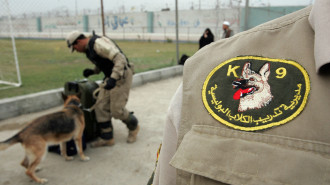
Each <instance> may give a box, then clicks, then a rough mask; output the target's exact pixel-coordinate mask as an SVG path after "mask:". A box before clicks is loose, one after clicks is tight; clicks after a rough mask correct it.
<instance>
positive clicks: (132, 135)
mask: <svg viewBox="0 0 330 185" xmlns="http://www.w3.org/2000/svg"><path fill="white" fill-rule="evenodd" d="M139 130H140V126H139V125H138V126H137V127H136V129H135V130H130V131H129V132H128V138H127V143H134V142H135V141H136V137H137V134H138V132H139Z"/></svg>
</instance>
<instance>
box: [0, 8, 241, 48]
mask: <svg viewBox="0 0 330 185" xmlns="http://www.w3.org/2000/svg"><path fill="white" fill-rule="evenodd" d="M37 19H39V20H41V21H39V23H37V22H38V21H37ZM224 20H228V21H230V22H231V24H232V28H233V29H234V30H235V32H236V33H237V32H238V30H239V9H219V10H184V11H179V33H180V35H181V36H182V37H180V39H181V40H191V41H196V42H197V41H198V39H199V37H200V36H201V35H202V33H203V32H204V30H205V29H206V28H210V29H211V30H212V32H214V35H215V37H216V38H217V37H218V35H221V34H222V28H221V25H222V22H223V21H224ZM12 22H13V25H14V32H15V36H16V37H38V38H63V37H65V35H66V34H67V33H69V32H70V31H72V30H80V31H84V32H90V33H91V32H92V30H95V32H96V33H102V21H101V17H100V15H88V16H87V15H80V16H71V17H63V16H61V17H37V18H15V19H13V21H12ZM40 24H41V25H40ZM104 25H105V30H106V33H107V35H109V36H111V37H112V38H114V39H116V38H118V39H144V40H149V39H150V40H155V39H156V40H159V39H161V40H164V39H168V38H169V39H175V12H174V11H161V12H139V13H125V14H107V13H105V17H104ZM38 26H41V29H40V28H39V29H38ZM40 31H41V32H40ZM8 32H9V27H8V22H7V20H6V19H0V37H6V36H9V35H10V34H9V33H8Z"/></svg>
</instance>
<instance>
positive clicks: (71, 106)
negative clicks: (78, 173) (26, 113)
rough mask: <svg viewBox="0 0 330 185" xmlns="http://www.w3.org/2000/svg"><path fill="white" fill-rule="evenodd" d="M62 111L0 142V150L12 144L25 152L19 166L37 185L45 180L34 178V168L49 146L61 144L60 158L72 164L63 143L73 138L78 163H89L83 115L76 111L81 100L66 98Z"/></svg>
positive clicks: (42, 118)
mask: <svg viewBox="0 0 330 185" xmlns="http://www.w3.org/2000/svg"><path fill="white" fill-rule="evenodd" d="M62 96H63V99H64V108H63V110H61V111H59V112H55V113H51V114H48V115H44V116H41V117H39V118H37V119H35V120H33V121H32V122H30V123H29V124H28V125H27V126H26V127H25V128H24V129H22V130H21V131H20V132H18V133H17V134H16V135H14V136H13V137H11V138H9V139H7V140H6V141H3V142H0V150H5V149H7V148H8V147H10V146H11V145H13V144H16V143H21V144H22V146H23V147H24V149H25V157H24V159H23V161H22V162H21V165H22V166H23V167H25V168H26V174H27V175H28V176H29V177H31V178H32V179H33V180H34V181H36V182H38V183H45V182H47V179H41V178H38V177H37V176H36V175H35V171H36V167H37V165H38V164H39V163H40V162H41V160H42V158H43V157H44V156H45V154H46V151H47V146H48V144H56V143H60V147H61V155H63V156H64V157H65V159H66V160H72V159H73V158H72V157H68V156H67V154H66V142H67V141H69V140H71V139H72V138H73V139H74V141H75V144H76V146H77V151H78V153H79V155H80V159H81V160H83V161H87V160H89V157H87V156H85V155H84V153H83V149H82V134H83V131H84V128H85V120H84V113H83V111H82V110H81V109H80V108H79V105H80V99H79V98H78V96H76V95H69V96H65V95H64V94H62Z"/></svg>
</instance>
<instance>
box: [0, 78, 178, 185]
mask: <svg viewBox="0 0 330 185" xmlns="http://www.w3.org/2000/svg"><path fill="white" fill-rule="evenodd" d="M181 80H182V77H181V76H179V77H174V78H170V79H166V80H161V81H157V82H153V83H148V84H145V85H142V86H139V87H135V88H133V89H132V90H131V94H130V99H129V102H128V105H127V107H128V109H129V110H132V111H134V113H135V115H136V116H137V118H138V119H139V124H140V126H141V130H140V133H139V136H138V140H137V142H135V143H133V144H127V143H126V137H127V134H128V130H127V128H126V126H125V125H124V124H123V123H121V122H120V121H118V120H113V126H114V138H115V142H116V144H115V145H114V146H112V147H103V148H97V149H92V148H90V147H87V149H86V150H85V154H86V155H87V156H89V157H90V158H91V160H90V161H88V162H81V161H80V160H79V158H78V157H77V156H76V157H75V159H74V160H73V161H69V162H68V161H65V160H64V159H63V158H62V157H61V156H59V155H57V154H54V153H48V154H47V156H46V157H45V159H44V161H43V162H42V163H41V165H40V166H41V167H42V170H41V171H40V172H38V173H37V174H38V176H40V177H43V178H47V179H48V180H49V182H48V183H47V184H49V185H66V184H67V185H133V184H134V185H145V184H146V183H147V181H148V179H149V177H150V175H151V173H152V171H153V169H154V163H155V159H156V152H157V149H158V147H159V144H160V143H161V139H162V135H163V127H164V123H165V116H166V112H167V109H168V106H169V104H170V100H171V98H172V96H173V94H174V93H175V91H176V89H177V87H178V86H179V84H180V83H181ZM60 109H61V107H55V108H52V109H49V110H46V111H43V112H38V113H33V114H28V115H22V116H19V117H15V118H11V119H7V120H3V121H0V140H1V141H2V140H4V139H6V138H8V137H10V136H12V135H13V134H15V133H16V132H17V131H18V128H21V127H22V126H24V125H25V124H26V122H27V121H29V120H32V119H33V118H35V117H37V116H40V115H43V114H46V113H49V112H54V111H57V110H60ZM23 157H24V150H23V148H22V146H21V145H20V144H16V145H14V146H12V147H11V148H9V149H7V150H5V151H1V152H0V164H1V168H0V185H23V184H24V185H29V184H36V183H34V182H31V181H30V179H29V178H28V177H27V176H26V175H25V170H24V168H23V167H21V166H20V162H21V161H22V159H23Z"/></svg>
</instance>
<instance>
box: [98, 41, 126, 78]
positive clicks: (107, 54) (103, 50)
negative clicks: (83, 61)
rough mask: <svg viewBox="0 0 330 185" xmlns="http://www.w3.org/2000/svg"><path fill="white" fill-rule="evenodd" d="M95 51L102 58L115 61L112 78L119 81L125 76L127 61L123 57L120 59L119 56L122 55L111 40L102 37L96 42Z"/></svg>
mask: <svg viewBox="0 0 330 185" xmlns="http://www.w3.org/2000/svg"><path fill="white" fill-rule="evenodd" d="M94 50H95V52H96V53H97V54H98V55H100V56H101V57H104V58H108V59H110V60H111V61H113V63H114V66H113V69H112V73H111V76H110V77H111V78H114V79H116V80H119V79H120V78H121V77H122V76H123V74H124V70H125V66H126V64H127V61H126V60H123V59H122V57H118V54H120V55H122V54H121V53H120V51H119V49H118V48H117V46H116V45H115V44H114V43H113V42H112V41H111V40H110V39H108V38H106V37H101V38H99V39H96V40H95V44H94Z"/></svg>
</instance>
